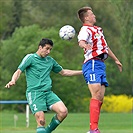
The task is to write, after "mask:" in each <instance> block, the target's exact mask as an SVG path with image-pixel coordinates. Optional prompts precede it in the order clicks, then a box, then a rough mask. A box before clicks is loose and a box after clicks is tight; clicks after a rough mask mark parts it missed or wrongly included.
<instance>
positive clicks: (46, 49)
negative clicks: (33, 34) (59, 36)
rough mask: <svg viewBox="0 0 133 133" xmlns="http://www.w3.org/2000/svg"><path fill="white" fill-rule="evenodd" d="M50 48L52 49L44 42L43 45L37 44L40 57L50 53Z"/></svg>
mask: <svg viewBox="0 0 133 133" xmlns="http://www.w3.org/2000/svg"><path fill="white" fill-rule="evenodd" d="M51 50H52V46H51V45H49V44H46V45H45V46H44V47H42V46H39V55H40V56H41V57H46V56H47V55H49V54H50V52H51Z"/></svg>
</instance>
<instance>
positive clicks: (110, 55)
mask: <svg viewBox="0 0 133 133" xmlns="http://www.w3.org/2000/svg"><path fill="white" fill-rule="evenodd" d="M108 55H109V57H111V58H112V59H113V60H114V61H118V59H117V57H116V56H115V54H114V53H113V52H112V51H111V49H110V48H109V47H108Z"/></svg>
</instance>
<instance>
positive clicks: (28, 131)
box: [0, 112, 133, 133]
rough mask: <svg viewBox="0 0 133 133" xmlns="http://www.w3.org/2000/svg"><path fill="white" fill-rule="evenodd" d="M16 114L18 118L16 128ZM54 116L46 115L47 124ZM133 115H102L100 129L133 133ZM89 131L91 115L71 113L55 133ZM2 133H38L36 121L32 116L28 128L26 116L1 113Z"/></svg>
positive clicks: (119, 132)
mask: <svg viewBox="0 0 133 133" xmlns="http://www.w3.org/2000/svg"><path fill="white" fill-rule="evenodd" d="M14 114H15V115H17V116H18V120H17V122H16V127H15V124H14ZM53 115H54V114H52V113H47V114H46V122H47V124H48V123H49V122H50V120H51V118H52V116H53ZM132 121H133V117H132V114H131V113H101V116H100V122H99V128H100V130H101V133H133V130H132V128H133V125H132V124H133V122H132ZM88 129H89V114H87V113H70V114H69V115H68V117H67V118H66V119H65V120H64V121H63V122H62V123H61V125H60V126H59V127H58V128H57V129H56V130H55V131H54V132H53V133H86V131H87V130H88ZM0 133H36V121H35V118H34V116H33V115H32V114H30V126H29V127H28V128H26V122H25V114H22V113H19V114H18V113H13V112H0Z"/></svg>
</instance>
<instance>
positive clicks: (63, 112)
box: [57, 108, 68, 121]
mask: <svg viewBox="0 0 133 133" xmlns="http://www.w3.org/2000/svg"><path fill="white" fill-rule="evenodd" d="M67 115H68V109H67V108H64V109H61V110H60V111H59V113H58V114H57V117H58V119H59V120H60V121H62V120H64V119H65V118H66V117H67Z"/></svg>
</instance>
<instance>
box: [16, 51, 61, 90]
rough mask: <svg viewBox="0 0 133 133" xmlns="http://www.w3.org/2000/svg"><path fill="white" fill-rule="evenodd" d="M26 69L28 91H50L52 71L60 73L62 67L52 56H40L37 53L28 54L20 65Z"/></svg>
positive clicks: (21, 68) (22, 68)
mask: <svg viewBox="0 0 133 133" xmlns="http://www.w3.org/2000/svg"><path fill="white" fill-rule="evenodd" d="M18 68H19V69H20V70H21V71H22V72H23V71H25V74H26V82H27V91H35V90H38V91H49V90H51V87H52V80H51V78H50V72H51V71H53V72H55V73H58V72H60V71H61V70H62V67H61V66H60V65H59V64H58V63H57V62H56V61H55V60H54V59H53V58H52V57H50V56H46V57H44V58H43V57H40V56H38V55H37V54H36V53H34V54H28V55H26V56H25V57H24V58H23V60H22V62H21V63H20V65H19V67H18Z"/></svg>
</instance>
